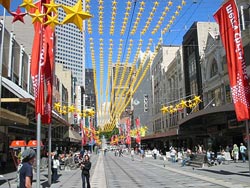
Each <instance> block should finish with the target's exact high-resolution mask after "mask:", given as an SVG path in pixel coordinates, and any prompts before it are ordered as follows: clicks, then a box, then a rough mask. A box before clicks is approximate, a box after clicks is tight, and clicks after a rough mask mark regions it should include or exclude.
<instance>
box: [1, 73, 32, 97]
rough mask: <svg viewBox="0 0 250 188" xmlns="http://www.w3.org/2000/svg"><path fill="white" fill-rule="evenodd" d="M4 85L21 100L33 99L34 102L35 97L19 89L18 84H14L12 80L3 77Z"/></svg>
mask: <svg viewBox="0 0 250 188" xmlns="http://www.w3.org/2000/svg"><path fill="white" fill-rule="evenodd" d="M2 84H3V86H4V87H5V88H7V89H8V90H9V91H11V92H12V93H13V94H15V95H16V96H17V97H19V98H31V99H33V100H34V97H33V96H32V95H31V94H29V93H28V92H27V91H25V90H24V89H22V88H21V87H19V86H18V85H17V84H15V83H14V82H12V81H11V80H9V79H7V78H5V77H2Z"/></svg>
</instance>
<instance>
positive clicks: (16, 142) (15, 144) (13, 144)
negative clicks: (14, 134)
mask: <svg viewBox="0 0 250 188" xmlns="http://www.w3.org/2000/svg"><path fill="white" fill-rule="evenodd" d="M26 146H27V144H26V141H25V140H13V141H12V142H11V144H10V148H21V147H26Z"/></svg>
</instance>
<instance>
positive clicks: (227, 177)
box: [0, 152, 250, 188]
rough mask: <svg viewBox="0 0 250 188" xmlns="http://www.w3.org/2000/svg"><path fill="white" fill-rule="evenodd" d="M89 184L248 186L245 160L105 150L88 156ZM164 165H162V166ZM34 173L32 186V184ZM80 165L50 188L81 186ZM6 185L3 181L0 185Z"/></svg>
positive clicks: (11, 177) (44, 180)
mask: <svg viewBox="0 0 250 188" xmlns="http://www.w3.org/2000/svg"><path fill="white" fill-rule="evenodd" d="M91 161H92V164H93V166H92V170H91V187H92V188H106V187H108V188H112V187H126V188H128V187H131V188H133V187H154V188H155V187H159V188H163V187H177V188H178V187H213V188H215V187H233V188H240V187H250V176H249V168H248V163H242V162H239V163H234V162H231V163H229V164H223V165H217V166H212V167H207V166H205V167H204V168H192V167H189V166H185V167H181V165H180V163H171V162H169V161H163V160H160V159H159V158H158V159H156V160H154V159H153V158H145V159H144V160H143V161H141V159H140V158H139V156H135V161H132V160H131V158H130V156H129V155H126V154H125V155H124V156H123V157H117V156H114V154H113V153H112V152H108V153H107V155H106V156H103V155H101V154H100V155H99V156H98V155H93V156H92V157H91ZM164 165H165V167H164ZM46 174H47V170H44V171H42V172H41V178H40V179H41V187H48V184H47V175H46ZM4 176H5V177H6V178H8V179H9V180H10V183H11V187H16V182H15V180H14V179H15V173H11V174H6V175H4ZM35 176H36V175H35V174H34V183H33V187H36V184H35ZM81 186H82V181H81V171H80V169H79V168H78V169H76V170H70V171H67V170H65V171H61V172H60V176H59V178H58V180H57V182H56V183H54V184H52V186H51V187H53V188H57V187H58V188H59V187H63V188H81ZM4 187H6V188H8V187H9V186H8V184H7V183H5V184H3V185H1V186H0V188H4Z"/></svg>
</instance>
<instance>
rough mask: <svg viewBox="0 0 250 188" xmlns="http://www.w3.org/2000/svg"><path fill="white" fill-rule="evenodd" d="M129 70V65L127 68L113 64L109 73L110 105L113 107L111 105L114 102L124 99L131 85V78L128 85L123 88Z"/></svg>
mask: <svg viewBox="0 0 250 188" xmlns="http://www.w3.org/2000/svg"><path fill="white" fill-rule="evenodd" d="M131 68H132V66H131V64H129V65H127V66H125V65H124V64H121V65H120V66H116V64H113V66H112V71H111V105H114V104H112V103H113V102H115V101H116V102H118V101H120V100H121V99H122V100H124V99H125V96H126V94H127V92H128V91H129V87H130V84H131V83H130V82H131V78H132V77H131V78H130V81H129V83H128V85H127V86H126V87H125V85H126V82H127V79H128V77H129V73H130V70H131ZM112 91H113V92H112Z"/></svg>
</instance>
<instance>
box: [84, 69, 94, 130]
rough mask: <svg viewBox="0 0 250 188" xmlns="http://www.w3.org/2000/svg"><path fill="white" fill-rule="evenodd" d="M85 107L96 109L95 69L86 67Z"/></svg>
mask: <svg viewBox="0 0 250 188" xmlns="http://www.w3.org/2000/svg"><path fill="white" fill-rule="evenodd" d="M83 100H85V108H86V109H88V108H92V109H94V110H95V111H96V95H95V86H94V72H93V69H85V93H84V99H83ZM96 117H97V113H95V118H94V121H93V122H94V126H96V125H97V118H96Z"/></svg>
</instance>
